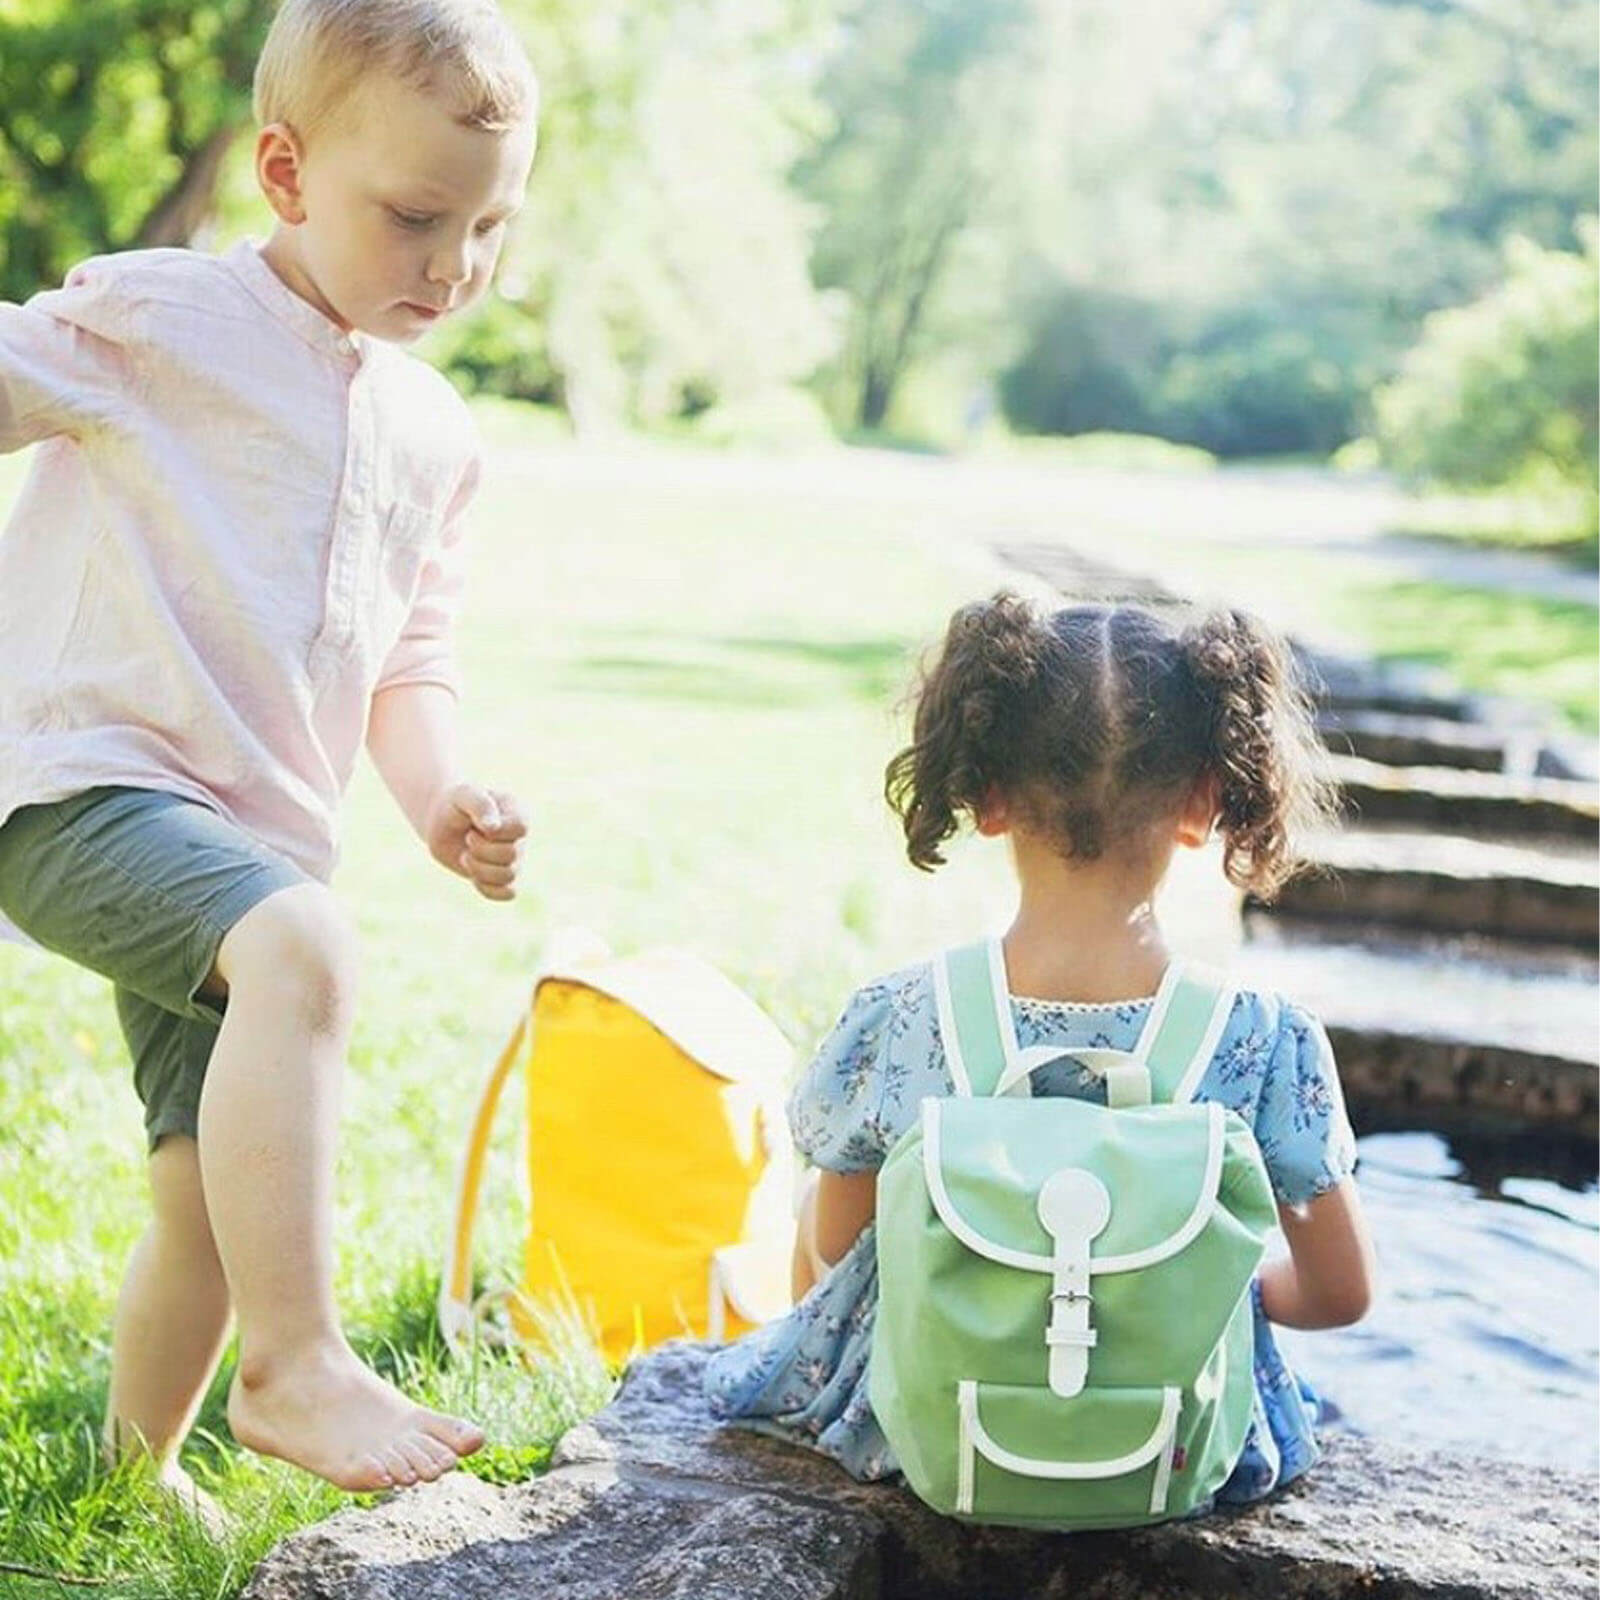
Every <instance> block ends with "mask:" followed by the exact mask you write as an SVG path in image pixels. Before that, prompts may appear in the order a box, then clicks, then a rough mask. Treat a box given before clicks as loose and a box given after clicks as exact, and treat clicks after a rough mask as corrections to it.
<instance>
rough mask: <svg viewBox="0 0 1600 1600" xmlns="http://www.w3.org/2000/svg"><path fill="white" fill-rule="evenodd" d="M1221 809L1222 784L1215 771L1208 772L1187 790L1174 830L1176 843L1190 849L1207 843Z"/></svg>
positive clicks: (1196, 848) (1195, 848)
mask: <svg viewBox="0 0 1600 1600" xmlns="http://www.w3.org/2000/svg"><path fill="white" fill-rule="evenodd" d="M1221 809H1222V785H1221V783H1219V782H1218V780H1217V777H1216V774H1215V773H1211V772H1208V773H1206V774H1205V776H1204V777H1202V778H1201V779H1200V781H1199V782H1198V783H1196V784H1195V786H1194V788H1192V789H1191V790H1190V791H1189V798H1188V799H1187V800H1185V801H1184V802H1183V808H1182V810H1180V811H1179V812H1178V825H1177V828H1176V829H1175V830H1174V832H1175V834H1176V837H1177V841H1178V843H1179V844H1181V845H1186V846H1188V848H1189V849H1191V850H1198V849H1199V848H1200V847H1201V846H1202V845H1204V844H1207V843H1209V842H1210V839H1211V830H1212V829H1213V828H1214V827H1215V826H1216V821H1217V813H1218V812H1219V811H1220V810H1221Z"/></svg>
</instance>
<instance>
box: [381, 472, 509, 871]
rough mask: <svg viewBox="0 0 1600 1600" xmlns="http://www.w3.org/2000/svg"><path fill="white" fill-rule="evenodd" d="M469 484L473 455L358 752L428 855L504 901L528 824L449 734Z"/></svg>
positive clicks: (453, 724) (453, 719)
mask: <svg viewBox="0 0 1600 1600" xmlns="http://www.w3.org/2000/svg"><path fill="white" fill-rule="evenodd" d="M477 485H478V463H477V459H476V457H473V458H472V459H470V460H469V461H468V462H467V464H466V466H465V467H464V469H463V471H462V474H461V479H460V481H459V483H458V484H457V485H456V490H455V493H454V494H453V495H452V496H451V499H450V504H449V506H448V508H447V509H446V512H445V520H444V530H443V533H442V535H441V537H440V541H439V546H438V549H437V550H436V551H435V553H434V554H433V556H432V557H431V558H430V559H429V561H428V564H427V566H426V567H425V568H424V570H423V574H422V579H421V581H420V583H419V584H418V587H417V594H416V598H415V599H414V600H413V601H412V605H411V614H410V616H409V617H408V618H407V619H406V624H405V627H404V628H402V629H401V631H400V637H399V639H398V640H397V641H396V643H395V646H394V648H393V649H392V650H391V651H390V652H389V658H388V660H387V661H386V662H385V663H384V666H383V670H382V671H381V672H380V674H379V676H378V686H377V689H376V690H375V691H374V693H373V696H372V705H371V708H370V710H369V713H368V719H367V753H368V754H369V755H370V756H371V757H372V764H373V765H374V766H375V767H376V768H377V769H378V773H379V775H380V776H381V777H382V779H383V781H384V784H385V785H386V786H387V788H388V790H389V792H390V793H391V794H392V795H393V796H394V797H395V800H396V802H397V803H398V804H399V806H400V809H401V810H402V811H403V812H404V813H405V815H406V819H407V821H409V822H410V824H411V826H412V827H413V828H414V829H415V830H416V833H417V836H418V837H419V838H420V839H421V840H422V841H423V843H424V844H425V845H427V847H428V853H429V854H430V855H431V856H432V857H433V858H434V860H435V861H437V862H438V863H439V864H440V865H441V866H443V867H446V868H448V869H449V870H450V871H451V872H455V873H459V874H460V875H461V876H462V877H464V878H466V879H468V880H469V881H470V882H471V883H472V885H473V886H474V887H475V888H476V889H477V891H478V893H479V894H481V895H483V896H484V897H485V898H486V899H489V900H509V899H511V898H512V896H513V895H514V894H515V893H516V876H517V865H518V862H519V860H520V858H521V855H522V838H523V835H524V834H525V833H526V832H527V831H528V830H527V827H526V825H525V824H524V823H523V820H522V817H521V815H520V813H519V811H518V808H517V803H516V801H515V800H514V799H513V798H512V797H511V796H510V795H509V794H505V793H503V792H501V791H498V790H491V789H485V788H483V787H481V786H480V785H478V784H474V783H469V782H468V781H467V780H466V779H465V778H464V777H463V775H462V772H461V755H460V741H459V738H458V735H457V704H456V669H455V658H454V651H453V649H452V647H451V636H452V633H453V632H454V627H455V614H456V606H457V603H458V601H459V598H460V593H461V570H460V569H461V562H460V553H461V534H462V527H463V523H464V519H465V515H466V509H467V506H468V505H469V504H470V502H471V500H472V497H473V494H474V493H475V492H476V489H477Z"/></svg>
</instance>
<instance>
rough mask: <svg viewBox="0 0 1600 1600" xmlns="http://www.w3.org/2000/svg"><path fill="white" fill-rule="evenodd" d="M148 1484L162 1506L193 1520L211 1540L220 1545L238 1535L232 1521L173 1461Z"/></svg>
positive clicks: (164, 1466) (156, 1473) (163, 1466)
mask: <svg viewBox="0 0 1600 1600" xmlns="http://www.w3.org/2000/svg"><path fill="white" fill-rule="evenodd" d="M150 1483H151V1487H152V1488H153V1489H154V1490H155V1492H156V1493H157V1494H158V1495H160V1497H161V1499H162V1500H163V1501H164V1502H165V1503H167V1504H169V1505H171V1506H174V1507H176V1508H177V1509H178V1510H179V1511H181V1512H182V1513H183V1514H184V1515H185V1516H188V1517H193V1518H194V1520H195V1522H196V1523H198V1524H199V1526H200V1527H202V1528H204V1529H205V1531H206V1532H207V1533H208V1534H209V1535H210V1536H211V1537H212V1538H213V1539H215V1540H218V1541H221V1540H223V1539H225V1538H227V1536H228V1535H229V1534H231V1533H234V1532H237V1527H236V1525H235V1523H234V1521H233V1518H232V1517H230V1516H229V1515H228V1513H227V1512H226V1511H224V1510H223V1509H222V1507H221V1505H220V1504H218V1502H217V1501H216V1500H215V1499H214V1498H213V1497H212V1496H211V1495H209V1494H207V1493H206V1491H205V1490H204V1489H202V1488H201V1487H200V1485H199V1484H198V1483H196V1482H195V1481H194V1479H193V1478H191V1477H190V1476H189V1474H188V1473H187V1472H185V1471H184V1470H183V1468H182V1467H180V1466H179V1465H178V1463H177V1462H176V1461H168V1462H166V1463H165V1464H163V1465H162V1466H161V1467H160V1468H159V1469H158V1470H157V1471H156V1472H155V1473H154V1474H153V1475H152V1477H151V1479H150Z"/></svg>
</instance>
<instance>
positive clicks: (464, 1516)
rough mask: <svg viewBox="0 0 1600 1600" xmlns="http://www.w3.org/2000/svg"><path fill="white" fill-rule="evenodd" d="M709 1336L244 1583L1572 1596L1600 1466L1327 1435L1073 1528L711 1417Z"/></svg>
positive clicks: (1104, 1594)
mask: <svg viewBox="0 0 1600 1600" xmlns="http://www.w3.org/2000/svg"><path fill="white" fill-rule="evenodd" d="M709 1348H710V1347H709V1346H706V1345H699V1344H683V1343H680V1344H672V1345H667V1346H665V1347H663V1348H662V1349H660V1350H658V1351H656V1352H655V1353H653V1354H652V1355H650V1356H649V1357H647V1358H646V1359H644V1360H643V1361H641V1362H639V1363H637V1364H636V1365H635V1366H634V1367H633V1368H632V1369H631V1370H630V1372H629V1374H628V1377H627V1380H626V1381H625V1383H624V1386H623V1388H622V1391H621V1393H620V1394H619V1396H618V1398H617V1399H616V1400H615V1401H614V1402H613V1404H612V1405H610V1406H609V1407H607V1409H606V1410H605V1411H603V1412H602V1413H601V1414H600V1415H599V1416H598V1417H596V1418H595V1419H594V1420H593V1421H591V1422H588V1423H584V1424H582V1425H580V1426H579V1427H577V1428H575V1429H573V1430H572V1431H571V1432H570V1433H569V1434H568V1435H567V1436H566V1438H565V1439H564V1440H563V1441H562V1443H561V1445H560V1447H559V1449H558V1451H557V1454H556V1459H555V1464H554V1466H553V1470H552V1471H551V1472H550V1473H549V1474H548V1475H547V1476H545V1477H543V1478H540V1479H537V1480H534V1481H533V1482H530V1483H526V1484H522V1485H518V1486H516V1487H514V1488H508V1489H495V1488H491V1487H489V1486H488V1485H485V1484H482V1483H479V1482H478V1481H477V1480H475V1479H472V1478H469V1477H467V1476H466V1475H465V1474H455V1475H453V1476H452V1477H450V1478H447V1479H445V1480H444V1481H443V1482H441V1483H437V1484H430V1485H428V1486H426V1487H424V1488H420V1489H413V1490H409V1491H406V1492H404V1493H402V1494H399V1495H396V1496H394V1497H393V1498H392V1499H390V1500H389V1501H387V1502H386V1503H384V1504H382V1505H380V1506H379V1507H377V1508H376V1509H374V1510H370V1511H367V1510H351V1511H347V1512H344V1513H341V1514H340V1515H339V1516H337V1517H334V1518H333V1519H332V1520H330V1521H329V1522H327V1523H324V1524H322V1525H321V1526H320V1527H316V1528H311V1529H307V1530H306V1531H305V1532H303V1533H301V1534H298V1535H296V1536H294V1537H293V1538H291V1539H289V1540H288V1541H286V1542H285V1543H284V1544H283V1545H281V1546H280V1547H279V1548H278V1549H277V1550H276V1551H274V1552H273V1553H272V1554H271V1555H270V1556H269V1557H268V1558H267V1560H266V1561H265V1562H263V1563H262V1565H261V1567H260V1568H259V1569H258V1570H257V1572H256V1574H255V1576H254V1577H253V1578H252V1580H251V1583H250V1586H249V1588H248V1589H247V1590H246V1600H447V1597H448V1600H510V1597H513V1596H522V1595H527V1596H540V1597H544V1596H549V1597H551V1600H1069V1597H1071V1600H1200V1597H1205V1600H1219V1597H1223V1596H1226V1597H1228V1600H1253V1597H1257V1596H1259V1597H1262V1600H1266V1597H1271V1600H1345V1597H1352V1600H1353V1597H1356V1596H1361V1597H1364V1600H1421V1597H1424V1596H1427V1597H1439V1600H1446V1597H1447V1600H1577V1597H1579V1596H1585V1597H1587V1596H1591V1595H1592V1594H1593V1593H1594V1590H1595V1585H1596V1581H1597V1578H1600V1564H1597V1561H1596V1550H1595V1537H1594V1526H1593V1523H1594V1517H1593V1506H1594V1486H1593V1485H1592V1484H1590V1483H1588V1482H1586V1481H1584V1480H1581V1479H1576V1478H1573V1477H1570V1476H1563V1475H1562V1474H1560V1473H1558V1472H1553V1471H1550V1470H1547V1469H1534V1468H1529V1467H1520V1466H1508V1465H1505V1464H1501V1463H1485V1462H1471V1461H1460V1460H1450V1459H1444V1458H1441V1457H1439V1456H1437V1455H1428V1456H1422V1455H1417V1454H1411V1453H1404V1452H1399V1451H1395V1450H1390V1449H1384V1448H1380V1447H1378V1446H1375V1445H1373V1444H1370V1443H1367V1442H1358V1441H1355V1440H1353V1439H1348V1438H1341V1439H1336V1440H1334V1441H1333V1443H1332V1447H1331V1448H1330V1449H1329V1452H1328V1455H1327V1458H1326V1460H1324V1461H1323V1463H1322V1464H1321V1465H1320V1466H1319V1467H1317V1468H1316V1469H1315V1470H1314V1471H1313V1473H1312V1474H1311V1476H1310V1478H1309V1479H1308V1480H1306V1482H1305V1483H1304V1485H1303V1486H1297V1487H1296V1488H1294V1489H1291V1490H1289V1491H1288V1492H1287V1493H1286V1494H1284V1495H1282V1496H1280V1497H1279V1498H1278V1499H1276V1500H1275V1501H1273V1502H1272V1503H1270V1504H1268V1505H1265V1506H1261V1507H1257V1508H1254V1509H1252V1510H1250V1511H1247V1512H1243V1513H1238V1514H1234V1515H1231V1516H1218V1517H1214V1518H1211V1519H1207V1520H1203V1521H1199V1522H1192V1523H1180V1524H1169V1525H1167V1526H1165V1527H1161V1528H1153V1529H1146V1530H1142V1531H1138V1532H1131V1533H1121V1534H1093V1535H1077V1536H1071V1537H1063V1536H1051V1535H1044V1534H1035V1533H1026V1532H1019V1531H1015V1530H1007V1529H996V1528H975V1527H967V1526H964V1525H962V1524H959V1523H956V1522H953V1521H949V1520H947V1519H944V1518H941V1517H938V1516H936V1515H934V1514H933V1513H932V1512H930V1511H929V1510H927V1509H926V1508H925V1507H924V1506H922V1505H921V1504H920V1503H919V1502H918V1501H917V1500H915V1499H914V1498H913V1497H912V1496H911V1495H910V1494H908V1493H906V1492H905V1491H903V1490H901V1489H897V1488H892V1487H888V1486H883V1485H877V1486H869V1485H861V1484H856V1483H854V1482H853V1481H852V1480H851V1479H849V1478H848V1477H846V1476H845V1474H844V1473H842V1472H841V1471H840V1470H839V1469H838V1468H837V1467H835V1466H833V1465H832V1464H831V1463H829V1462H827V1461H824V1460H822V1459H821V1458H820V1457H816V1456H811V1455H809V1454H807V1453H806V1452H804V1451H800V1450H795V1449H791V1448H789V1447H787V1446H784V1445H781V1444H778V1443H775V1442H773V1441H771V1440H767V1439H763V1438H759V1437H757V1436H755V1435H752V1434H748V1433H742V1432H738V1431H734V1430H718V1429H717V1428H716V1427H715V1426H714V1425H713V1423H712V1421H711V1419H710V1417H709V1415H708V1413H707V1412H706V1409H705V1406H704V1403H703V1401H702V1399H701V1397H700V1379H701V1372H702V1369H703V1367H704V1363H705V1358H706V1352H707V1350H708V1349H709Z"/></svg>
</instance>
